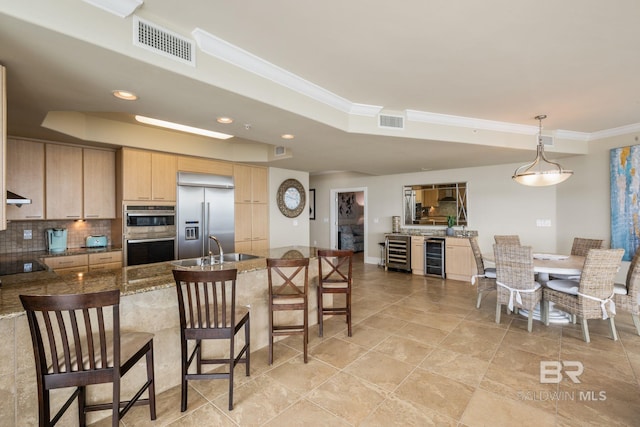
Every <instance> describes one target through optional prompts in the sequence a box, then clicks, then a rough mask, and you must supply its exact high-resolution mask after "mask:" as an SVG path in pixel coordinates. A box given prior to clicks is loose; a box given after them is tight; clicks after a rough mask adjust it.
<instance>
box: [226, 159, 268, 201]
mask: <svg viewBox="0 0 640 427" xmlns="http://www.w3.org/2000/svg"><path fill="white" fill-rule="evenodd" d="M233 180H234V185H235V201H236V203H267V202H268V198H269V196H268V193H269V189H268V182H267V180H268V170H267V169H266V168H263V167H257V166H247V165H234V166H233Z"/></svg>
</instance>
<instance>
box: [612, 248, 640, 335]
mask: <svg viewBox="0 0 640 427" xmlns="http://www.w3.org/2000/svg"><path fill="white" fill-rule="evenodd" d="M613 291H614V293H615V296H614V297H613V300H614V301H615V303H616V307H617V308H622V309H623V310H626V311H628V312H629V313H631V319H632V320H633V325H634V326H635V327H636V332H637V333H638V335H640V319H639V317H638V315H640V247H639V248H637V249H636V254H635V255H634V256H633V259H632V260H631V264H629V271H628V272H627V280H626V281H625V283H624V284H618V283H614V285H613Z"/></svg>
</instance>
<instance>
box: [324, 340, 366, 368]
mask: <svg viewBox="0 0 640 427" xmlns="http://www.w3.org/2000/svg"><path fill="white" fill-rule="evenodd" d="M367 351H368V350H367V349H366V348H364V347H360V346H359V345H356V344H353V343H351V342H350V341H348V338H347V339H338V338H331V339H329V340H327V341H324V342H322V343H320V344H318V345H317V346H315V347H313V357H315V358H317V359H319V360H321V361H323V362H325V363H328V364H330V365H331V366H335V367H336V368H339V369H342V368H344V367H345V366H347V365H348V364H349V363H351V362H353V361H354V360H356V359H357V358H358V357H360V356H362V355H363V354H364V353H366V352H367Z"/></svg>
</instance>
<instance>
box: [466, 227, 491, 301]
mask: <svg viewBox="0 0 640 427" xmlns="http://www.w3.org/2000/svg"><path fill="white" fill-rule="evenodd" d="M469 243H470V244H471V250H472V251H473V257H474V258H475V260H476V270H477V271H476V273H477V274H475V275H473V276H471V284H472V285H475V284H476V283H477V291H478V299H477V301H476V308H480V303H481V302H482V295H483V294H484V293H485V292H490V291H494V290H495V289H496V269H495V268H485V267H484V260H483V259H482V252H481V251H480V246H479V245H478V238H477V237H475V236H473V237H471V238H470V239H469Z"/></svg>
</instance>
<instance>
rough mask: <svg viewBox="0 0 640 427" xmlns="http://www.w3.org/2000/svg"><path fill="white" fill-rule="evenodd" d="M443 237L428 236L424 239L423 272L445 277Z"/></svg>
mask: <svg viewBox="0 0 640 427" xmlns="http://www.w3.org/2000/svg"><path fill="white" fill-rule="evenodd" d="M444 243H445V239H441V238H437V237H430V238H428V239H426V240H425V241H424V274H425V276H438V277H442V278H443V279H444V278H445V269H444V247H445V246H444Z"/></svg>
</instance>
